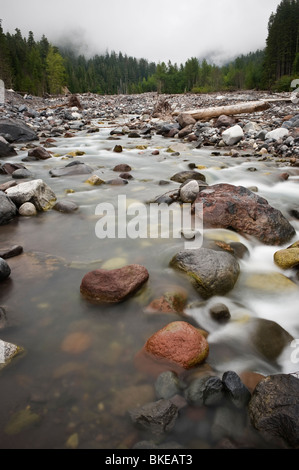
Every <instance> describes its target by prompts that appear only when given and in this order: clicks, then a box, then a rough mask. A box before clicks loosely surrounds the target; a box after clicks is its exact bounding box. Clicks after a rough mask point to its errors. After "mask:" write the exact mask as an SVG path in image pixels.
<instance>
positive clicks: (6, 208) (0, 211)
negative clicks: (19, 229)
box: [0, 191, 18, 225]
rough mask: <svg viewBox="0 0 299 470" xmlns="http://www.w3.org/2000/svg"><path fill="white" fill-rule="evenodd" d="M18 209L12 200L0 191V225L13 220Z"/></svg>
mask: <svg viewBox="0 0 299 470" xmlns="http://www.w3.org/2000/svg"><path fill="white" fill-rule="evenodd" d="M17 213H18V211H17V208H16V206H15V204H14V203H13V202H12V200H11V199H10V198H9V197H8V196H7V195H6V194H5V193H3V192H2V191H0V225H6V224H8V223H9V222H11V220H13V219H14V218H15V217H16V215H17Z"/></svg>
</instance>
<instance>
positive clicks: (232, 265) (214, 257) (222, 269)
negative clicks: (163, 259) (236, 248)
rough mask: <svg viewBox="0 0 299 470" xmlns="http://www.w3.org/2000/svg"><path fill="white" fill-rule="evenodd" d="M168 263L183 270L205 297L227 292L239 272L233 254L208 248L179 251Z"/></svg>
mask: <svg viewBox="0 0 299 470" xmlns="http://www.w3.org/2000/svg"><path fill="white" fill-rule="evenodd" d="M170 265H171V266H172V267H173V268H175V269H178V270H180V271H183V272H185V273H186V274H187V275H188V276H189V277H190V279H191V282H192V283H193V285H194V287H195V289H196V290H197V291H198V292H199V294H200V295H201V296H202V297H203V298H205V299H207V298H210V297H212V296H213V295H225V294H227V293H228V292H229V291H231V290H232V289H233V288H234V286H235V284H236V282H237V280H238V277H239V274H240V266H239V263H238V261H237V260H236V258H235V257H234V256H233V255H231V254H230V253H227V252H222V251H215V250H210V249H208V248H200V249H198V250H185V251H181V252H180V253H178V254H177V255H175V256H174V258H173V259H172V261H171V262H170Z"/></svg>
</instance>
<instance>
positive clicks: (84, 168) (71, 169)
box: [50, 160, 93, 178]
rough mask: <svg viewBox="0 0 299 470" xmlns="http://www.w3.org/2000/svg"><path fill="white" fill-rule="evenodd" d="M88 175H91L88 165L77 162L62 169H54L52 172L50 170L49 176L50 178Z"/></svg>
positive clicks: (91, 170) (91, 171)
mask: <svg viewBox="0 0 299 470" xmlns="http://www.w3.org/2000/svg"><path fill="white" fill-rule="evenodd" d="M90 173H93V169H92V168H91V167H90V166H89V165H86V163H83V162H80V161H78V160H76V161H74V162H71V163H69V164H68V165H66V166H65V167H63V168H54V169H53V170H50V175H51V176H52V178H59V177H63V176H73V175H88V174H90Z"/></svg>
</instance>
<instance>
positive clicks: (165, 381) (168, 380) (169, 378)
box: [155, 370, 182, 399]
mask: <svg viewBox="0 0 299 470" xmlns="http://www.w3.org/2000/svg"><path fill="white" fill-rule="evenodd" d="M155 391H156V396H157V398H158V399H161V398H164V399H170V398H172V397H174V396H175V395H179V394H180V393H181V391H182V384H181V382H180V379H179V377H178V375H177V374H176V373H175V372H173V371H171V370H168V371H165V372H162V374H160V375H159V376H158V378H157V380H156V382H155Z"/></svg>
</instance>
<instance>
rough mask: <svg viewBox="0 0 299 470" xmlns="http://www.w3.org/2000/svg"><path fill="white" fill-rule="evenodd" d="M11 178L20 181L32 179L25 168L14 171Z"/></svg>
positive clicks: (29, 172)
mask: <svg viewBox="0 0 299 470" xmlns="http://www.w3.org/2000/svg"><path fill="white" fill-rule="evenodd" d="M11 176H12V178H14V179H18V180H21V179H27V178H32V176H33V175H32V173H31V171H29V170H27V168H19V169H18V170H15V171H14V172H13V173H12V175H11Z"/></svg>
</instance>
